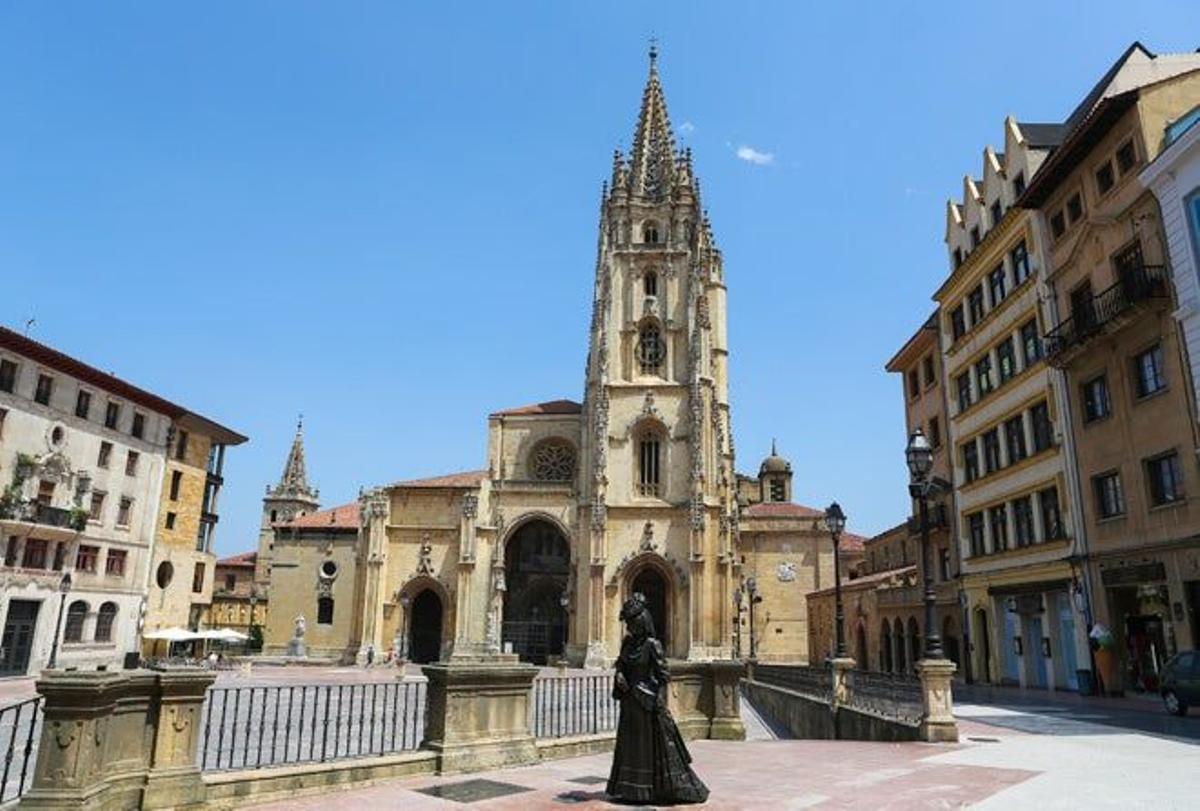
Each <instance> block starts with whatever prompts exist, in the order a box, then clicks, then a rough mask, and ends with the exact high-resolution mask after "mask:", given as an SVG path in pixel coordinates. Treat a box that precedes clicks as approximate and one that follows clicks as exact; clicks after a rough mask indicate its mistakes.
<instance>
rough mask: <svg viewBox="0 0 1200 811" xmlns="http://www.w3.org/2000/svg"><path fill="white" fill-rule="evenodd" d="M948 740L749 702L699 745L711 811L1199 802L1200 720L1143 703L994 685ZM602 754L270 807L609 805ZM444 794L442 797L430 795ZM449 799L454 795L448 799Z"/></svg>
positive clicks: (968, 707) (964, 707)
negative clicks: (715, 737) (819, 722)
mask: <svg viewBox="0 0 1200 811" xmlns="http://www.w3.org/2000/svg"><path fill="white" fill-rule="evenodd" d="M956 710H957V715H958V716H959V724H960V731H961V734H962V740H961V742H960V743H959V744H956V745H936V744H924V743H902V744H890V743H864V742H850V741H846V742H842V741H800V740H787V739H786V738H784V737H782V736H781V730H779V729H777V728H773V726H772V725H771V724H770V723H768V722H767V721H765V720H764V719H762V718H761V717H759V716H758V715H757V714H756V713H755V712H754V711H753V709H752V708H749V707H745V705H744V719H745V721H746V726H747V735H748V740H747V741H746V742H725V741H696V742H694V743H693V744H692V753H693V755H694V757H695V765H696V768H697V770H698V772H699V773H700V775H701V776H702V777H703V778H704V780H705V781H706V782H707V783H708V785H709V787H710V789H711V790H712V795H711V797H710V798H709V802H708V803H707V804H705V806H703V807H705V808H713V809H743V808H744V809H798V808H831V809H833V808H848V809H849V808H861V809H878V808H891V809H906V808H918V809H925V808H930V809H941V808H960V807H972V808H984V809H989V808H990V809H1010V808H1032V807H1037V808H1039V809H1054V808H1121V809H1139V808H1146V809H1175V808H1179V809H1183V808H1191V807H1194V806H1195V804H1196V803H1195V798H1196V797H1198V796H1200V770H1197V769H1196V768H1195V764H1196V762H1197V760H1198V759H1200V749H1198V748H1197V746H1198V744H1200V716H1197V715H1196V714H1195V713H1193V714H1192V715H1191V716H1190V717H1188V718H1169V717H1166V716H1165V713H1163V712H1162V711H1161V709H1160V707H1159V706H1158V705H1157V704H1155V703H1153V702H1149V701H1144V700H1138V699H1125V700H1119V699H1118V700H1108V699H1080V698H1079V697H1078V696H1073V695H1071V696H1067V695H1061V696H1060V695H1058V694H1047V693H1043V692H1021V691H1017V690H994V691H989V696H988V703H970V702H962V703H960V704H959V705H958V706H957V707H956ZM610 762H611V756H610V755H608V754H603V755H592V756H587V757H581V758H573V759H567V760H560V761H552V762H548V763H544V764H540V765H537V766H531V767H525V768H518V769H507V770H499V771H494V772H485V773H481V774H472V775H460V776H443V777H419V778H410V779H405V780H397V781H388V782H384V783H380V784H378V785H375V786H372V787H369V788H364V789H359V790H354V791H346V792H332V793H326V794H320V795H314V796H310V797H299V798H295V799H291V800H287V801H282V802H274V803H266V804H262V805H260V806H255V808H260V809H264V810H266V809H271V810H274V811H284V810H285V809H297V810H302V809H312V811H316V809H342V808H347V809H348V808H353V809H355V811H368V809H395V808H404V809H423V808H429V809H436V808H441V809H450V808H463V807H471V808H481V809H484V808H486V809H517V808H519V809H526V810H528V809H534V808H558V807H561V806H563V805H571V806H577V807H580V808H609V807H615V806H614V805H613V804H612V803H609V802H608V801H607V799H606V797H605V795H604V791H603V789H604V784H603V778H605V777H606V776H607V774H608V768H609V764H610ZM437 794H441V795H442V796H435V795H437ZM455 798H457V799H455Z"/></svg>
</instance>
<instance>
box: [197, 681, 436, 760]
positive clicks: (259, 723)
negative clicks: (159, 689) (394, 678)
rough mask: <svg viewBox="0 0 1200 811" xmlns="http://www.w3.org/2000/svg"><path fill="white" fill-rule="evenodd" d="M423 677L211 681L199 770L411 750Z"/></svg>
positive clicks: (417, 736) (417, 735) (420, 719)
mask: <svg viewBox="0 0 1200 811" xmlns="http://www.w3.org/2000/svg"><path fill="white" fill-rule="evenodd" d="M425 694H426V688H425V682H377V683H368V684H321V685H270V686H260V687H213V688H210V689H209V691H208V697H207V698H206V700H205V708H204V729H203V730H202V732H201V736H200V740H201V744H200V755H199V759H200V768H201V769H202V770H207V771H218V770H219V771H227V770H230V769H255V768H259V767H262V766H276V765H282V764H290V763H325V762H326V761H330V760H342V759H345V758H356V757H363V756H367V755H386V754H391V753H394V752H403V751H407V750H411V749H416V748H417V747H418V746H419V745H420V743H421V739H422V738H423V736H424V734H425Z"/></svg>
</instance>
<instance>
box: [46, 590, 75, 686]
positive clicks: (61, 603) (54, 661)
mask: <svg viewBox="0 0 1200 811" xmlns="http://www.w3.org/2000/svg"><path fill="white" fill-rule="evenodd" d="M70 590H71V573H70V572H63V576H62V580H60V581H59V582H58V594H59V598H58V623H57V624H56V625H55V626H54V640H53V641H52V642H51V643H50V661H48V662H46V667H47V669H49V670H53V669H54V668H56V667H58V638H59V637H60V636H61V635H62V623H63V609H64V608H65V607H66V605H67V593H68V592H69V591H70Z"/></svg>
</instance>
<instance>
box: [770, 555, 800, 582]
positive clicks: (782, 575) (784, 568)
mask: <svg viewBox="0 0 1200 811" xmlns="http://www.w3.org/2000/svg"><path fill="white" fill-rule="evenodd" d="M775 576H776V577H777V578H779V582H780V583H792V582H794V581H795V580H796V564H795V563H793V562H792V561H790V560H781V561H780V562H779V566H777V567H776V569H775Z"/></svg>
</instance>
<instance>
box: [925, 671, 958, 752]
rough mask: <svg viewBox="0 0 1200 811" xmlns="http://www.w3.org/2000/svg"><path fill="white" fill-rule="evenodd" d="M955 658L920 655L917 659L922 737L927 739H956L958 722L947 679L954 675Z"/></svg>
mask: <svg viewBox="0 0 1200 811" xmlns="http://www.w3.org/2000/svg"><path fill="white" fill-rule="evenodd" d="M955 669H956V668H955V665H954V662H951V661H950V660H949V659H922V660H921V661H919V662H917V673H918V674H919V675H920V677H921V703H922V706H923V711H922V713H921V740H923V741H928V742H930V743H953V742H955V741H957V740H958V725H957V724H956V723H955V722H954V700H953V697H952V694H951V687H950V680H951V679H952V678H953V677H954V671H955Z"/></svg>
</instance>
